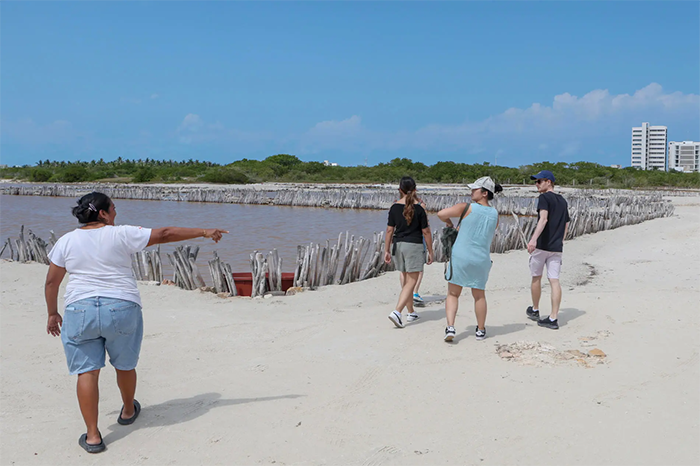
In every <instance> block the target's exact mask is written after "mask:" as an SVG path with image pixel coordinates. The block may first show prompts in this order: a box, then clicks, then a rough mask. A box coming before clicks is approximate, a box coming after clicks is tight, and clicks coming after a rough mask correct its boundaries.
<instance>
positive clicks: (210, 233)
mask: <svg viewBox="0 0 700 466" xmlns="http://www.w3.org/2000/svg"><path fill="white" fill-rule="evenodd" d="M224 233H228V231H227V230H219V229H218V228H209V229H205V230H204V237H205V238H211V239H213V240H214V242H215V243H218V242H219V240H220V239H221V237H222V236H223V234H224Z"/></svg>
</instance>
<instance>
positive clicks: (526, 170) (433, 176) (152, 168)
mask: <svg viewBox="0 0 700 466" xmlns="http://www.w3.org/2000/svg"><path fill="white" fill-rule="evenodd" d="M540 170H551V171H552V172H554V174H555V176H556V178H557V184H560V185H568V186H571V185H573V186H581V187H595V188H600V187H610V188H638V187H642V188H644V187H677V188H700V173H680V172H665V171H660V170H649V171H644V170H638V169H635V168H631V167H627V168H619V169H618V168H611V167H607V166H604V165H600V164H597V163H591V162H576V163H564V162H558V163H550V162H540V163H535V164H531V165H523V166H520V167H517V168H514V167H504V166H497V165H491V164H489V163H488V162H485V163H481V164H466V163H459V162H449V161H448V162H437V163H435V164H433V165H426V164H424V163H421V162H413V161H412V160H410V159H407V158H395V159H393V160H391V161H390V162H387V163H380V164H377V165H374V166H371V167H367V166H355V167H342V166H326V165H325V164H323V163H320V162H304V161H302V160H299V158H298V157H296V156H294V155H289V154H277V155H272V156H270V157H267V158H266V159H264V160H249V159H242V160H238V161H235V162H232V163H229V164H217V163H213V162H203V161H199V160H192V159H190V160H187V161H173V160H155V159H145V160H142V159H139V160H129V159H122V158H121V157H119V158H117V159H115V160H112V161H105V160H103V159H100V160H92V161H90V162H80V161H79V162H62V161H51V160H45V161H40V162H38V163H37V164H36V165H34V166H29V165H25V166H22V167H5V168H0V178H4V179H17V180H24V181H33V182H49V183H53V182H56V183H76V182H87V181H92V182H133V183H147V182H159V183H175V182H177V183H197V182H206V183H220V184H246V183H260V182H265V181H277V182H308V183H396V182H398V181H399V180H400V179H401V177H402V176H405V175H408V176H411V177H413V178H414V179H415V180H416V181H417V182H419V183H466V182H471V181H473V180H475V179H476V178H479V177H481V176H486V175H488V176H491V177H492V178H494V179H495V180H496V181H497V182H499V183H501V184H521V183H528V182H530V181H529V176H530V175H531V174H533V173H537V172H538V171H540Z"/></svg>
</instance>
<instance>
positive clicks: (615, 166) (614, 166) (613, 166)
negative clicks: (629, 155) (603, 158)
mask: <svg viewBox="0 0 700 466" xmlns="http://www.w3.org/2000/svg"><path fill="white" fill-rule="evenodd" d="M610 168H622V165H610Z"/></svg>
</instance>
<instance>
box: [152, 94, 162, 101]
mask: <svg viewBox="0 0 700 466" xmlns="http://www.w3.org/2000/svg"><path fill="white" fill-rule="evenodd" d="M158 97H160V96H159V95H158V94H151V100H156V99H157V98H158Z"/></svg>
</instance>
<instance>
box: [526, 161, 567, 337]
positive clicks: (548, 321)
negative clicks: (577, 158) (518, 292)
mask: <svg viewBox="0 0 700 466" xmlns="http://www.w3.org/2000/svg"><path fill="white" fill-rule="evenodd" d="M530 178H531V179H533V180H535V186H537V191H538V192H539V193H540V197H539V199H538V200H537V228H535V232H534V233H533V234H532V238H531V239H530V242H529V243H528V245H527V251H528V252H529V253H530V274H531V275H532V283H531V286H530V290H531V292H532V306H530V307H528V308H527V311H526V313H527V316H528V318H530V319H532V320H536V321H537V325H539V326H540V327H546V328H551V329H554V330H556V329H558V328H559V322H558V320H557V315H558V314H559V306H560V305H561V285H560V284H559V273H560V271H561V258H562V251H563V249H564V237H565V236H566V233H567V231H568V229H569V220H570V218H569V206H568V204H567V203H566V199H564V198H563V197H562V196H560V195H559V194H556V193H555V192H554V174H552V172H550V171H549V170H542V171H541V172H539V173H538V174H536V175H532V176H531V177H530ZM545 265H546V266H547V278H548V279H549V284H550V286H551V288H552V311H551V312H550V314H549V316H548V317H544V318H542V319H540V311H539V306H540V296H541V294H542V273H543V272H544V267H545Z"/></svg>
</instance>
